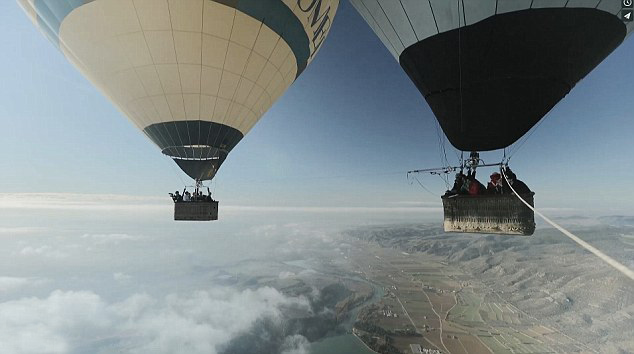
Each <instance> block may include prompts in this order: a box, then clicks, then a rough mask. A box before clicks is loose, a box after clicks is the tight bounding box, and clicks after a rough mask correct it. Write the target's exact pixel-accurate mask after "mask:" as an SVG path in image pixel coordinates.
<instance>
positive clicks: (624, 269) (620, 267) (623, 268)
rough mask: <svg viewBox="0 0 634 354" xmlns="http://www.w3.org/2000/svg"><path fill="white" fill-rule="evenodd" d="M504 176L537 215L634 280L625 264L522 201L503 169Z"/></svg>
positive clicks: (631, 272)
mask: <svg viewBox="0 0 634 354" xmlns="http://www.w3.org/2000/svg"><path fill="white" fill-rule="evenodd" d="M502 175H503V176H504V179H505V180H506V184H507V185H508V186H509V188H511V190H512V191H513V193H515V195H516V196H517V197H518V198H519V199H520V200H521V201H522V202H523V203H524V204H526V206H527V207H529V208H530V209H531V210H532V211H533V212H535V213H536V214H537V215H539V216H541V217H542V219H544V220H545V221H546V222H547V223H549V224H551V225H552V226H554V227H555V228H556V229H557V230H559V231H561V232H562V233H563V234H564V235H566V236H568V237H569V238H570V239H571V240H573V241H575V242H576V243H578V244H579V245H580V246H581V247H583V248H585V249H586V250H588V251H590V252H592V253H593V254H594V255H595V256H597V257H599V258H600V259H601V260H602V261H604V262H605V263H607V264H609V265H610V266H612V267H613V268H614V269H616V270H618V271H619V272H621V273H623V275H625V276H626V277H628V278H630V279H631V280H634V271H632V270H631V269H629V268H628V267H626V266H624V265H623V264H621V263H619V262H618V261H617V260H615V259H614V258H612V257H610V256H608V255H607V254H605V253H603V252H601V251H600V250H599V249H597V248H596V247H594V246H592V245H591V244H589V243H587V242H586V241H584V240H582V239H580V238H579V237H577V236H575V235H573V234H572V233H571V232H569V231H568V230H566V229H564V228H563V227H561V226H559V225H557V224H556V223H555V222H554V221H552V220H550V219H549V218H547V217H546V216H544V214H542V213H540V212H539V211H537V210H535V208H533V207H532V206H531V205H530V204H528V203H527V202H526V201H525V200H524V199H522V197H520V195H519V194H517V192H516V191H515V189H513V187H512V186H511V185H510V184H509V180H508V178H507V177H506V173H505V172H504V169H502Z"/></svg>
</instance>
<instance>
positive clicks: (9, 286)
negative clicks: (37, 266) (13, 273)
mask: <svg viewBox="0 0 634 354" xmlns="http://www.w3.org/2000/svg"><path fill="white" fill-rule="evenodd" d="M45 282H46V280H45V279H40V278H21V277H0V294H2V293H7V292H11V291H16V290H19V289H22V288H24V287H27V286H33V285H40V284H43V283H45Z"/></svg>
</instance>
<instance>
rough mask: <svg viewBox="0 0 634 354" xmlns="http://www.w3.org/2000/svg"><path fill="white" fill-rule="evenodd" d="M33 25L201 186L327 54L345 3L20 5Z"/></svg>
mask: <svg viewBox="0 0 634 354" xmlns="http://www.w3.org/2000/svg"><path fill="white" fill-rule="evenodd" d="M18 2H19V3H20V5H21V6H22V7H23V8H24V10H25V12H26V13H27V14H28V16H29V17H30V18H31V20H32V21H33V23H34V24H35V25H36V26H37V27H38V28H39V29H40V30H41V31H42V32H43V33H44V34H45V35H46V36H47V37H48V38H49V39H50V40H51V41H52V42H53V43H54V44H55V45H56V46H58V47H59V49H60V51H61V52H62V53H63V54H64V56H65V57H66V58H67V59H68V60H69V61H70V62H71V63H73V64H74V65H75V66H76V67H77V69H79V71H81V73H82V74H83V75H85V76H86V78H88V79H89V80H90V81H91V82H92V83H93V84H94V85H95V86H96V87H97V88H98V89H99V90H100V91H101V92H102V93H103V94H104V95H105V96H106V97H108V98H109V99H110V100H111V101H112V102H113V103H114V104H115V105H116V106H117V108H119V110H121V111H122V112H123V113H124V114H125V115H126V116H127V117H128V118H129V119H130V120H131V121H132V122H133V123H134V124H135V125H136V126H137V127H138V128H139V129H140V130H142V131H143V132H144V133H145V134H146V135H147V136H148V137H149V138H150V139H151V140H152V141H153V142H154V143H155V144H156V145H158V147H159V148H160V149H161V151H162V152H163V154H165V155H167V156H170V157H171V158H173V159H174V161H175V162H176V163H177V164H178V165H179V167H180V168H181V169H182V170H183V171H184V172H185V173H187V174H188V175H189V176H190V177H191V178H193V179H195V180H199V181H200V180H209V179H212V178H213V177H214V176H215V174H216V172H217V171H218V168H219V167H220V165H221V164H222V163H223V162H224V161H225V159H226V158H227V155H228V154H229V152H230V151H231V150H232V149H233V148H234V147H235V146H236V144H238V143H239V142H240V140H241V139H242V138H243V137H244V136H245V135H246V134H247V133H248V132H249V130H250V129H251V128H252V127H253V126H254V125H255V123H256V122H257V121H258V120H259V119H260V117H262V115H263V114H264V113H265V112H266V111H267V110H268V109H269V108H270V107H271V105H272V104H273V103H274V102H275V101H276V100H277V99H278V98H279V97H280V96H281V95H282V94H283V93H284V91H286V89H287V88H288V87H289V86H290V85H291V84H292V83H293V82H294V81H295V79H296V78H297V77H298V76H299V75H301V73H302V72H303V71H304V70H305V69H306V67H307V66H308V65H309V64H310V62H311V61H312V60H313V58H314V57H315V54H316V53H317V52H318V51H319V49H320V48H321V46H322V44H323V42H324V40H325V38H326V36H327V35H328V32H329V30H330V26H331V24H332V21H333V18H334V16H335V13H336V11H337V7H338V5H339V0H18Z"/></svg>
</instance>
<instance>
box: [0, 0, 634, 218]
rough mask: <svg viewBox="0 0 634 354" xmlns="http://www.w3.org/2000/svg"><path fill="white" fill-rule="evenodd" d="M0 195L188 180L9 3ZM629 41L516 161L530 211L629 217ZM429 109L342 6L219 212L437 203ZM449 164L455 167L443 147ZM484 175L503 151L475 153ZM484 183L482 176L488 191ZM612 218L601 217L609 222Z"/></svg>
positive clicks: (257, 135)
mask: <svg viewBox="0 0 634 354" xmlns="http://www.w3.org/2000/svg"><path fill="white" fill-rule="evenodd" d="M0 11H2V13H3V14H5V15H4V16H3V21H1V22H0V27H1V28H0V29H1V30H2V31H1V33H2V35H1V36H0V44H1V45H2V48H3V55H2V56H1V57H0V68H1V69H0V70H2V73H1V75H2V76H1V77H2V78H3V83H2V85H0V129H1V130H2V132H3V137H2V139H0V150H1V151H2V152H3V154H2V157H1V158H0V168H1V169H2V171H3V176H2V184H1V185H0V192H19V191H29V192H62V193H63V192H78V193H115V194H135V195H142V196H163V195H165V194H166V193H167V192H168V191H173V190H176V189H182V185H183V181H187V178H186V175H185V174H183V173H181V172H180V170H179V169H178V168H177V167H176V165H175V164H174V163H173V162H171V160H170V159H168V158H167V157H164V156H162V155H161V153H160V151H159V149H158V148H157V147H156V146H154V145H153V144H152V143H151V142H150V141H149V140H148V139H147V138H145V136H144V135H143V134H142V133H140V132H139V131H137V130H136V128H135V127H134V126H133V125H132V124H131V123H129V122H128V121H127V119H126V118H125V117H124V116H123V115H122V114H121V113H120V112H118V111H117V110H116V109H115V108H114V107H113V106H112V104H110V102H108V101H107V100H106V99H105V98H104V97H102V96H101V94H100V93H99V92H97V91H96V90H95V89H94V88H93V87H92V86H91V84H90V83H89V82H87V81H86V80H85V79H84V78H83V77H82V76H81V75H80V74H79V73H78V72H77V71H76V70H75V69H74V68H73V67H72V66H71V65H70V64H69V63H68V62H67V61H66V60H65V59H64V58H63V56H62V55H61V53H59V52H58V51H57V49H56V48H55V47H54V46H53V45H51V44H50V43H49V42H48V41H47V40H46V39H45V38H44V36H42V35H41V34H40V33H38V32H37V30H36V29H35V28H34V27H33V25H32V24H31V23H30V22H29V20H28V19H27V17H26V16H25V15H24V14H23V13H22V11H21V9H20V8H19V7H18V6H17V4H15V3H14V2H11V1H7V2H3V3H2V4H0ZM632 58H634V42H632V41H631V40H628V41H626V42H625V43H624V44H623V45H622V46H621V47H619V48H618V49H617V50H616V51H615V52H614V53H613V54H612V55H610V56H609V57H608V58H607V59H606V60H605V61H604V62H603V63H602V64H601V65H600V66H599V67H597V68H596V69H595V70H594V71H593V72H592V73H591V74H590V75H588V77H586V78H585V79H584V80H583V81H582V82H581V83H579V84H578V85H577V87H575V89H574V90H573V91H572V93H571V94H570V95H569V96H568V97H566V98H565V99H564V100H563V101H562V102H561V103H560V104H559V105H558V106H557V107H556V108H555V109H553V111H552V112H551V113H550V114H549V115H548V116H547V118H546V119H545V120H543V121H542V124H540V126H539V128H538V129H537V130H536V131H535V132H534V133H533V134H532V135H531V137H530V139H529V140H528V141H527V142H526V143H525V144H524V145H523V146H522V147H521V149H520V150H518V152H517V153H516V154H515V155H514V156H513V158H512V160H511V166H512V167H513V168H514V170H515V171H516V173H517V174H518V177H520V178H521V179H522V180H524V181H525V182H527V184H529V186H531V187H532V188H533V189H534V190H535V191H536V193H537V196H536V200H537V205H538V206H543V207H550V208H581V209H583V208H594V209H601V210H604V211H605V212H606V213H612V214H614V213H618V214H627V213H629V211H630V210H631V207H632V205H633V203H632V201H631V196H632V195H633V194H634V185H633V184H632V183H630V181H632V180H634V168H633V165H634V164H632V163H631V162H630V156H631V155H632V153H633V152H634V143H633V142H632V139H631V135H632V131H634V120H632V113H631V109H632V98H633V95H634V84H633V83H632V78H631V64H632ZM436 129H437V125H436V123H435V118H434V117H433V114H432V113H431V111H430V109H429V107H428V106H427V104H426V102H425V101H424V99H423V98H422V97H421V95H420V93H419V92H418V91H417V90H416V88H415V87H414V85H413V84H412V83H411V82H410V80H409V79H408V78H407V76H406V75H405V74H404V73H403V72H402V70H401V68H400V66H399V65H398V63H397V62H396V61H395V60H394V58H393V57H392V56H391V55H390V54H389V53H388V51H387V50H385V49H384V48H383V45H382V44H381V43H380V41H379V40H378V39H377V38H376V37H375V35H374V33H373V32H372V31H371V30H370V28H369V27H368V26H367V25H366V24H365V23H364V22H363V20H362V19H361V18H360V16H359V15H358V14H357V13H356V12H355V11H354V9H353V8H352V7H351V6H350V5H349V4H348V2H347V1H343V2H342V4H341V6H340V10H339V13H338V14H337V18H336V21H335V23H334V27H333V29H332V31H331V33H330V36H329V38H328V40H327V42H326V44H325V46H324V47H323V48H322V51H321V52H320V53H319V55H318V56H317V59H316V60H315V61H314V62H313V63H312V65H311V66H310V67H309V68H308V69H307V70H306V71H305V72H304V74H303V75H302V76H301V77H300V78H299V79H298V80H297V81H296V82H295V84H294V85H293V86H291V88H290V89H289V90H288V91H287V92H286V94H285V95H284V96H283V97H282V98H281V99H280V100H279V101H278V102H277V104H275V105H274V106H273V108H272V109H271V110H270V111H269V112H268V113H266V114H265V115H264V116H263V117H262V119H261V120H260V122H259V123H258V124H257V125H256V126H255V128H254V129H253V130H252V131H251V132H250V133H249V134H248V135H247V136H246V138H245V139H243V140H242V142H241V143H240V144H239V145H238V147H237V148H236V149H234V150H233V152H232V153H231V154H230V156H229V158H228V160H227V161H226V162H225V164H224V165H223V167H222V169H221V171H220V173H219V174H218V176H217V181H216V183H215V185H214V187H215V191H216V195H217V197H218V198H219V199H220V200H221V201H222V202H223V203H224V204H226V205H254V206H266V205H273V206H290V207H300V206H301V207H306V206H322V207H328V206H365V207H374V206H377V207H390V206H399V205H400V206H402V205H407V204H406V203H411V202H434V203H438V201H439V199H438V198H437V196H439V195H440V194H442V193H443V192H444V189H445V186H444V184H443V183H441V181H440V179H438V178H437V177H432V176H420V179H421V182H423V183H424V184H425V185H426V186H427V187H428V188H429V189H431V190H432V191H433V192H434V193H435V194H437V195H436V196H434V195H432V194H430V193H428V192H426V191H424V190H423V189H422V188H421V187H420V186H418V185H417V184H416V183H414V184H413V185H412V184H410V182H409V181H408V180H407V179H406V177H405V172H406V171H407V170H409V169H415V168H425V167H437V166H440V165H441V162H440V151H439V148H438V143H437V130H436ZM447 148H448V153H447V154H448V158H449V159H450V160H451V161H457V158H456V151H455V149H453V148H451V147H450V145H449V144H448V143H447ZM483 157H484V158H485V160H487V162H489V161H490V162H497V161H499V160H500V159H501V157H502V153H501V152H500V151H497V152H493V153H487V154H483ZM489 172H491V171H488V170H484V171H482V172H481V173H480V179H481V180H486V178H487V176H488V174H489ZM608 209H609V210H608Z"/></svg>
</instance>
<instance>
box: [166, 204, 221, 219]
mask: <svg viewBox="0 0 634 354" xmlns="http://www.w3.org/2000/svg"><path fill="white" fill-rule="evenodd" d="M174 220H176V221H212V220H218V202H217V201H212V202H206V201H205V202H178V203H174Z"/></svg>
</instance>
